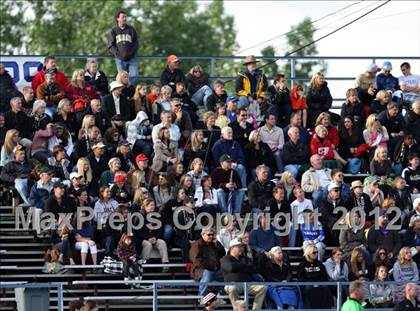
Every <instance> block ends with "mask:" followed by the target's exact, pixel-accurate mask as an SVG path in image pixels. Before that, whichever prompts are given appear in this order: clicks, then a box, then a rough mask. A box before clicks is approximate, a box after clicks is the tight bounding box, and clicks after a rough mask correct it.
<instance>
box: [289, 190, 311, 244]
mask: <svg viewBox="0 0 420 311" xmlns="http://www.w3.org/2000/svg"><path fill="white" fill-rule="evenodd" d="M293 195H294V196H295V197H296V200H294V201H293V202H292V203H291V204H290V211H291V215H292V218H291V226H290V234H289V246H291V247H295V246H296V239H297V236H298V230H299V226H300V225H302V224H304V223H305V218H304V217H303V216H304V215H303V211H305V210H306V211H307V210H311V211H313V210H314V207H313V205H312V201H311V200H309V199H306V198H305V192H304V191H303V190H302V188H300V187H295V188H294V189H293Z"/></svg>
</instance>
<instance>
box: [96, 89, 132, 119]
mask: <svg viewBox="0 0 420 311" xmlns="http://www.w3.org/2000/svg"><path fill="white" fill-rule="evenodd" d="M102 109H103V110H104V111H105V113H106V114H107V115H108V116H109V117H113V116H115V115H116V114H117V112H116V110H115V102H114V97H113V96H112V93H110V94H108V95H106V96H105V97H104V98H103V99H102ZM120 114H121V116H122V117H123V119H124V121H130V120H132V119H133V115H134V107H133V106H132V105H130V104H129V102H128V100H127V97H126V96H125V95H124V94H121V95H120Z"/></svg>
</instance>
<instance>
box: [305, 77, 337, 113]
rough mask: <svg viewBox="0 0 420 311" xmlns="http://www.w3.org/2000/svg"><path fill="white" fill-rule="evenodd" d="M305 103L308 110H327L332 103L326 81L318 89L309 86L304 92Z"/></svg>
mask: <svg viewBox="0 0 420 311" xmlns="http://www.w3.org/2000/svg"><path fill="white" fill-rule="evenodd" d="M306 104H307V106H308V110H309V111H310V112H318V114H319V112H328V110H329V109H330V108H331V105H332V96H331V93H330V89H329V88H328V83H327V82H325V83H324V84H323V85H322V87H321V89H319V90H316V89H312V88H310V89H309V91H308V93H307V94H306ZM309 111H308V112H309Z"/></svg>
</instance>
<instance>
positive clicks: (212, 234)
mask: <svg viewBox="0 0 420 311" xmlns="http://www.w3.org/2000/svg"><path fill="white" fill-rule="evenodd" d="M206 235H207V236H214V233H207V234H206Z"/></svg>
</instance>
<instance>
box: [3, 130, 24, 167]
mask: <svg viewBox="0 0 420 311" xmlns="http://www.w3.org/2000/svg"><path fill="white" fill-rule="evenodd" d="M19 140H20V133H19V131H18V130H15V129H11V130H8V131H7V132H6V136H5V138H4V144H3V146H2V147H1V156H0V167H3V166H5V165H6V164H7V163H9V162H11V161H13V160H14V159H15V150H16V149H17V148H22V146H21V145H19Z"/></svg>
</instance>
